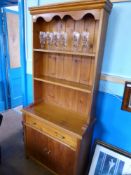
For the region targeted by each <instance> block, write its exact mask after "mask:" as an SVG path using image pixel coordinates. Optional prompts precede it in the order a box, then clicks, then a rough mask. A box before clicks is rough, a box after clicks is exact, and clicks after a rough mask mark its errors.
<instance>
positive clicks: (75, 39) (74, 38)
mask: <svg viewBox="0 0 131 175" xmlns="http://www.w3.org/2000/svg"><path fill="white" fill-rule="evenodd" d="M79 44H80V33H79V32H73V34H72V49H73V51H76V50H78V49H79Z"/></svg>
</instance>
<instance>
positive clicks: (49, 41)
mask: <svg viewBox="0 0 131 175" xmlns="http://www.w3.org/2000/svg"><path fill="white" fill-rule="evenodd" d="M46 41H47V48H49V49H51V47H52V43H53V32H46Z"/></svg>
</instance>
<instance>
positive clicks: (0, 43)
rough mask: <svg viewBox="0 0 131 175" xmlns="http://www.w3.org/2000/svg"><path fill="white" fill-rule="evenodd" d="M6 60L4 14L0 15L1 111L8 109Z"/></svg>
mask: <svg viewBox="0 0 131 175" xmlns="http://www.w3.org/2000/svg"><path fill="white" fill-rule="evenodd" d="M5 68H6V58H5V57H4V40H3V26H2V13H0V94H1V95H0V111H3V110H4V109H7V108H8V98H7V96H6V94H7V81H6V70H5Z"/></svg>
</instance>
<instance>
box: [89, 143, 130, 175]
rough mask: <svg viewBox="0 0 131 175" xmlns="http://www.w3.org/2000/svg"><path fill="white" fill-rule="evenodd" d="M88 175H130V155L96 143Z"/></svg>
mask: <svg viewBox="0 0 131 175" xmlns="http://www.w3.org/2000/svg"><path fill="white" fill-rule="evenodd" d="M88 175H131V154H129V153H127V152H125V151H123V150H120V149H118V148H116V147H113V146H111V145H107V144H105V143H103V142H101V141H96V143H95V148H94V151H93V157H92V161H91V165H90V168H89V172H88Z"/></svg>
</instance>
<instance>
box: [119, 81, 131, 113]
mask: <svg viewBox="0 0 131 175" xmlns="http://www.w3.org/2000/svg"><path fill="white" fill-rule="evenodd" d="M121 109H123V110H125V111H128V112H131V82H125V89H124V95H123V101H122V106H121Z"/></svg>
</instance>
